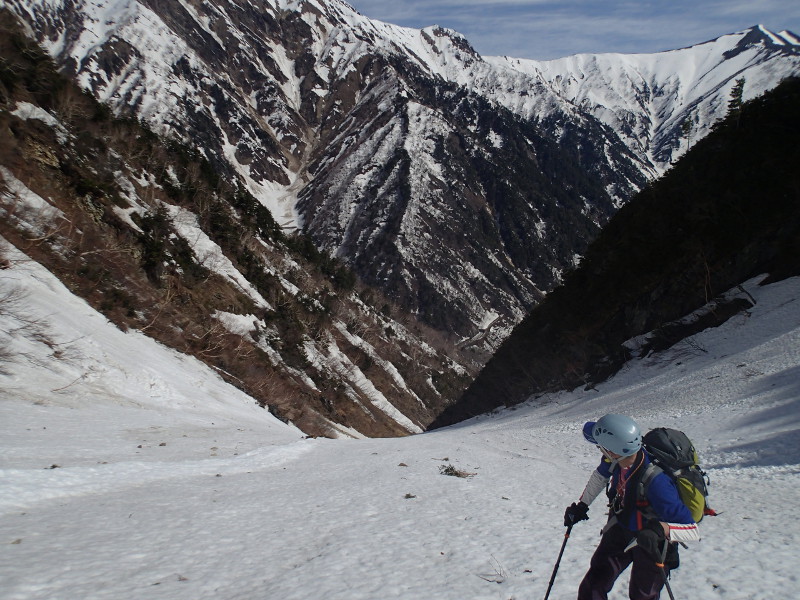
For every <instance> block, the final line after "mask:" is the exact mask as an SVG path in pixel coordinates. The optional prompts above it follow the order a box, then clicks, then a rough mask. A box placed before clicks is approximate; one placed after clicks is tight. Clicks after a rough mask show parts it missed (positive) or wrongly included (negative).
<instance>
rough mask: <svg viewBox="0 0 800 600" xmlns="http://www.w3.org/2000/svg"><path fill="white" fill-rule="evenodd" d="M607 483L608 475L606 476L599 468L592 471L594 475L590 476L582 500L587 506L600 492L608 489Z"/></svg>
mask: <svg viewBox="0 0 800 600" xmlns="http://www.w3.org/2000/svg"><path fill="white" fill-rule="evenodd" d="M607 483H608V477H604V476H603V475H601V474H600V473H599V472H598V471H597V470H594V471H592V476H591V477H589V481H588V482H587V483H586V487H585V488H584V490H583V493H582V494H581V499H580V501H581V502H583V503H584V504H586V505H587V506H588V505H590V504H591V503H592V502H594V499H595V498H597V497H598V496H599V495H600V492H604V491H605V490H606V484H607Z"/></svg>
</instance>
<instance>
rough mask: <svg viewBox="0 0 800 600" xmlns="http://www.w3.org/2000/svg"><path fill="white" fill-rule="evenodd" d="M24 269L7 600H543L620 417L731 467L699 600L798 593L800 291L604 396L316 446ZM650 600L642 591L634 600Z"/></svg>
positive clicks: (566, 592)
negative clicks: (594, 427) (594, 422)
mask: <svg viewBox="0 0 800 600" xmlns="http://www.w3.org/2000/svg"><path fill="white" fill-rule="evenodd" d="M0 242H2V240H0ZM4 252H5V255H6V257H7V258H9V259H10V260H11V268H10V269H6V270H0V337H2V340H0V348H2V349H3V351H4V352H3V353H2V355H0V371H2V373H1V374H0V447H1V448H2V453H0V597H2V598H4V599H9V600H21V599H26V600H27V599H34V598H41V599H45V598H47V599H52V598H65V599H66V598H70V599H71V598H82V599H90V598H91V599H94V598H97V599H100V598H103V599H114V600H124V599H140V598H170V599H179V600H180V599H186V600H197V599H203V598H209V599H211V598H214V599H230V600H233V599H237V600H238V599H241V600H247V599H251V598H253V599H255V598H282V599H306V598H325V599H347V600H352V599H378V598H381V599H383V598H406V599H419V598H437V599H453V600H463V599H464V598H473V599H477V598H486V599H498V600H507V599H509V598H538V597H543V596H544V592H545V590H546V588H547V583H548V581H549V578H550V574H551V572H552V568H553V564H554V562H555V558H556V556H557V554H558V550H559V547H560V545H561V542H562V541H563V539H564V538H563V535H564V528H563V511H564V507H565V506H566V505H567V504H569V503H571V502H573V501H574V500H576V499H577V497H578V495H579V494H580V492H581V490H582V489H583V485H584V484H585V482H586V479H587V478H588V476H589V474H590V472H591V470H592V469H593V468H594V467H595V465H596V462H597V460H598V456H597V454H596V452H595V450H594V448H593V447H592V446H591V445H589V444H586V443H585V442H584V441H583V438H582V435H581V426H582V424H583V423H584V421H586V420H589V419H596V418H597V417H599V416H601V415H602V414H604V413H607V412H621V413H626V414H630V415H631V416H633V417H634V418H636V419H637V420H638V421H639V423H640V424H641V426H642V427H643V428H647V427H652V426H660V425H663V426H670V427H679V428H681V429H684V430H685V431H686V432H687V433H688V434H689V435H690V437H691V438H692V439H693V440H694V442H695V443H696V445H697V446H698V450H699V452H700V455H701V457H702V459H703V462H704V464H705V465H706V467H707V470H708V473H709V476H710V478H711V492H712V500H713V505H714V507H715V508H716V509H717V510H718V511H720V512H721V513H722V514H721V515H720V516H718V517H715V518H711V517H709V518H706V519H705V520H704V521H703V523H702V525H701V529H702V534H703V540H702V541H701V542H699V543H697V544H694V545H693V546H691V547H690V549H688V550H683V551H682V559H683V566H682V567H681V568H680V569H679V570H678V571H676V572H675V573H674V575H673V577H672V581H671V585H672V588H673V591H674V593H675V596H676V598H692V599H693V600H706V599H709V600H710V599H718V598H725V599H727V600H733V599H741V600H744V599H747V600H753V599H764V600H766V599H770V600H772V599H775V598H792V597H796V590H797V587H798V580H797V575H796V568H795V566H796V558H797V539H798V538H799V537H800V522H798V520H797V518H796V517H795V515H794V514H793V513H794V509H795V508H796V506H797V505H798V502H799V501H800V485H798V484H800V443H798V429H800V420H799V419H798V415H800V411H798V408H800V407H798V402H799V401H800V400H799V399H800V302H798V297H800V278H794V279H790V280H787V281H785V282H782V283H779V284H775V285H772V286H767V287H763V288H762V287H758V286H757V285H756V283H757V282H756V281H751V282H749V283H748V284H746V286H745V287H746V289H747V291H748V292H750V293H751V294H752V295H753V296H754V297H755V298H756V299H757V301H758V303H757V305H756V306H755V307H754V308H753V309H752V310H751V311H749V312H748V313H747V314H743V315H740V316H737V317H735V318H733V319H731V320H730V321H728V323H726V324H725V325H724V326H723V327H720V328H718V329H714V330H708V331H706V332H703V333H701V334H699V335H697V336H695V337H694V338H692V339H691V340H689V341H688V342H685V343H682V344H679V345H678V346H676V347H674V348H672V349H671V350H669V351H667V352H664V353H660V354H657V355H652V356H649V357H647V358H643V359H640V360H638V361H635V362H633V363H631V364H630V365H629V366H628V368H627V369H625V370H624V371H622V372H621V373H620V374H619V375H618V376H617V377H615V378H614V379H612V380H611V381H609V382H607V383H605V384H603V385H601V386H599V388H598V390H596V391H575V392H572V393H564V394H561V395H558V396H553V397H551V398H548V399H547V402H546V403H545V404H543V405H534V404H531V405H528V406H521V407H517V408H516V409H515V410H508V411H505V412H500V413H496V414H493V415H489V416H483V417H479V418H477V419H474V420H472V421H469V422H466V423H463V424H461V425H459V426H455V427H451V428H448V429H445V430H440V431H436V432H432V433H426V434H422V435H417V436H412V437H408V438H401V439H384V440H348V441H345V440H324V439H316V440H312V439H303V436H302V434H301V433H300V432H299V431H297V430H296V429H294V428H292V427H291V426H288V425H284V424H283V423H280V422H278V421H276V420H275V419H274V418H272V417H271V415H269V413H268V412H266V411H264V410H262V409H259V408H258V407H256V406H255V404H254V403H253V401H252V400H251V399H249V398H248V397H246V396H244V395H243V394H242V393H241V392H239V391H238V390H236V389H234V388H232V387H230V386H228V385H227V384H225V383H224V382H222V381H221V380H220V379H219V378H218V377H217V375H216V374H214V373H213V372H211V371H210V370H209V369H207V368H206V367H204V366H203V365H201V364H200V363H199V362H197V361H195V360H193V359H190V358H187V357H184V356H181V355H179V354H177V353H175V352H172V351H170V350H167V349H165V348H163V347H161V346H159V345H158V344H156V343H154V342H153V341H152V340H150V339H148V338H146V337H144V336H142V335H140V334H138V333H134V332H131V333H122V332H120V331H119V330H117V329H116V328H114V327H113V325H111V324H110V323H108V322H107V321H106V320H105V319H104V318H103V317H102V316H100V315H99V314H97V313H95V312H94V311H92V309H91V308H89V306H88V305H86V303H85V302H83V301H82V300H79V299H76V298H75V297H74V296H72V295H70V294H69V292H68V291H67V290H66V288H64V287H63V286H62V285H61V284H60V283H59V282H58V281H56V280H55V279H54V278H53V277H52V276H51V275H50V274H49V273H47V272H46V271H45V270H44V269H42V268H41V267H40V266H39V265H37V264H36V263H34V262H32V261H30V260H29V259H27V258H26V257H25V256H23V255H22V254H20V253H18V252H16V251H14V250H12V249H5V250H4ZM540 400H541V399H540ZM448 465H450V466H453V467H455V468H456V469H458V470H460V471H463V472H465V473H466V474H471V475H470V476H468V477H463V478H460V477H450V476H446V475H444V474H442V473H441V472H440V468H441V467H443V466H448ZM602 513H603V509H602V507H601V505H600V502H599V501H598V502H597V503H595V505H593V507H592V510H591V513H590V514H591V516H592V518H591V520H590V521H589V522H588V523H581V524H579V525H578V526H576V527H575V529H574V530H573V534H572V536H571V537H570V541H569V543H568V545H567V547H566V550H565V553H564V557H563V560H562V562H561V567H560V569H559V572H558V578H557V579H556V582H555V586H554V588H553V592H552V594H551V598H553V599H560V600H565V599H568V598H574V597H575V593H576V589H577V585H578V583H579V581H580V579H581V577H582V576H583V573H584V572H585V570H586V568H587V565H588V562H589V557H590V555H591V553H592V551H593V549H594V547H595V545H596V543H597V541H598V531H599V528H600V526H601V524H602V523H603V521H604V519H603V516H602ZM626 589H627V574H625V575H623V578H622V579H621V580H620V582H619V583H618V585H617V587H616V588H615V590H614V592H613V593H612V595H611V597H612V598H615V599H624V598H626V597H627V595H626Z"/></svg>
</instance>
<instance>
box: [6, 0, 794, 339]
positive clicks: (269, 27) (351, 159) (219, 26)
mask: <svg viewBox="0 0 800 600" xmlns="http://www.w3.org/2000/svg"><path fill="white" fill-rule="evenodd" d="M7 4H8V5H9V6H10V7H11V8H12V9H13V10H15V12H16V13H17V14H18V15H20V16H22V17H23V18H24V19H25V20H26V22H27V23H28V26H29V27H30V28H31V30H32V31H33V32H34V34H35V35H36V37H37V39H38V40H39V41H40V42H42V43H43V44H44V45H45V47H47V48H48V50H49V52H50V53H51V54H52V55H53V56H54V57H55V58H56V60H57V62H58V63H59V64H60V65H61V66H62V68H64V69H65V70H66V72H68V73H71V74H72V75H74V76H76V77H77V78H78V81H79V82H80V83H81V85H82V86H83V87H84V88H86V89H91V90H92V91H93V93H95V95H96V96H97V97H98V98H99V99H100V100H101V101H105V102H108V103H110V105H111V106H112V109H113V110H114V111H116V112H117V113H123V114H134V115H136V116H137V118H142V119H144V120H145V121H146V122H147V123H148V124H149V125H150V126H151V127H152V128H153V130H154V131H156V132H157V133H159V134H164V133H166V134H172V135H175V134H177V135H178V136H179V137H181V138H182V140H183V141H184V142H190V144H191V145H197V146H198V147H199V148H201V151H202V152H204V153H205V154H206V156H207V158H208V159H209V160H211V161H212V163H213V164H214V165H215V167H216V168H218V169H220V170H221V172H222V173H223V174H224V176H226V177H230V178H237V179H241V180H242V181H243V183H244V185H245V186H246V187H247V188H248V190H249V191H250V193H252V194H253V195H254V197H256V198H257V199H258V200H259V201H260V202H261V203H262V204H264V205H265V206H267V207H269V208H270V210H271V211H272V213H273V215H274V217H275V219H276V221H278V223H279V224H281V226H283V227H284V228H285V229H286V230H287V231H291V230H295V229H302V230H303V231H304V232H306V233H307V234H309V235H310V236H311V238H312V239H313V240H314V242H315V244H316V245H317V247H318V248H320V249H322V250H324V251H327V252H331V253H333V254H334V255H336V256H337V257H338V258H340V259H341V260H343V261H344V262H345V263H346V264H348V265H350V266H351V267H353V268H354V270H355V271H356V273H357V274H358V276H359V277H361V278H362V279H363V280H364V281H366V282H368V283H369V284H370V285H373V286H377V287H379V288H381V289H382V290H383V291H384V293H386V294H387V295H389V296H390V297H393V298H396V299H397V300H398V301H400V302H401V303H402V304H403V305H404V306H405V308H406V309H407V310H409V311H411V312H412V313H415V314H418V315H421V318H423V319H424V320H426V322H427V323H428V324H431V325H434V326H436V327H440V328H441V327H445V328H446V329H448V330H452V331H455V332H456V333H457V334H458V335H459V336H460V337H461V338H462V339H464V340H466V339H470V338H472V337H473V336H474V335H475V334H476V333H477V332H478V331H479V330H480V326H481V324H482V323H483V322H484V321H485V320H486V318H487V315H490V314H492V313H495V312H496V313H499V314H501V315H503V317H504V320H503V323H505V325H504V326H502V327H498V328H495V329H494V330H493V331H491V332H490V333H489V335H487V336H486V338H485V342H484V344H483V345H484V347H485V349H486V350H487V351H491V350H492V349H493V348H496V347H497V345H498V344H499V343H500V342H501V341H502V339H503V338H504V336H505V335H507V334H508V332H509V331H510V327H511V326H513V324H514V323H516V322H519V320H520V319H521V318H522V317H523V316H524V314H525V313H526V312H527V311H528V310H529V309H530V308H531V307H532V306H533V305H535V303H536V302H538V301H539V300H540V299H541V297H542V294H544V293H546V292H547V291H548V290H550V289H552V288H553V287H554V286H555V285H557V284H558V283H559V282H560V280H561V277H562V275H563V273H564V272H566V271H568V270H569V269H571V268H572V267H573V266H574V265H575V260H576V257H578V256H580V255H581V254H582V252H583V251H584V249H585V247H586V244H587V242H588V241H589V240H590V239H592V238H593V237H594V236H595V235H596V234H597V232H598V231H599V230H600V228H601V227H602V225H603V224H604V223H605V221H606V220H607V219H608V217H610V216H611V214H613V212H614V211H615V210H617V209H618V208H619V207H620V206H622V205H624V203H625V202H626V201H627V199H628V198H629V197H631V196H632V195H633V194H634V193H635V192H636V191H638V190H639V189H641V188H642V187H643V186H644V185H646V182H647V181H648V180H649V179H651V178H652V177H655V176H657V175H659V174H660V173H661V172H663V170H665V169H666V168H668V166H669V163H670V161H671V160H672V159H673V158H674V157H677V156H678V155H679V154H680V153H682V152H683V151H685V149H686V147H688V146H689V145H690V142H691V138H693V139H694V141H696V140H697V139H699V138H700V137H702V136H703V135H705V133H706V131H707V128H708V127H710V125H711V124H712V123H713V122H714V120H715V119H716V118H718V116H719V115H720V113H721V111H722V110H723V108H724V102H725V100H726V94H728V93H729V90H730V88H731V86H732V85H733V78H732V77H730V76H727V77H720V78H719V81H717V82H716V89H715V92H714V94H713V95H711V96H708V97H706V96H703V97H702V98H693V99H692V100H693V101H695V102H696V103H697V106H698V109H697V110H696V111H695V113H693V114H694V117H695V119H696V123H695V124H694V125H693V132H692V133H691V134H690V136H688V137H689V138H690V139H684V138H685V137H687V136H683V134H682V125H683V123H684V122H685V121H686V119H687V118H689V117H690V114H689V113H687V112H686V111H685V110H684V111H680V110H677V109H676V110H674V111H673V114H671V115H670V116H671V120H664V119H661V118H660V117H658V114H659V110H660V108H659V107H655V109H656V110H651V109H647V110H642V111H639V110H638V108H637V106H638V104H639V103H640V102H641V98H643V97H645V96H646V95H648V94H654V93H657V90H658V89H660V88H662V87H663V84H662V83H659V82H658V81H654V82H652V85H649V86H647V88H646V89H639V88H624V89H623V88H620V89H619V91H617V92H614V93H615V94H616V96H617V97H619V98H620V99H621V100H620V102H621V104H620V106H619V107H617V108H614V107H613V106H611V107H605V106H603V105H600V104H597V105H585V102H584V100H585V98H579V97H577V96H574V95H572V94H571V93H569V92H570V90H569V89H567V88H565V87H564V86H565V85H566V84H564V83H563V82H564V81H565V76H564V75H563V74H561V75H560V76H561V81H562V84H561V85H560V86H559V85H556V83H555V79H557V78H558V77H559V75H558V74H555V75H553V77H546V76H545V74H544V72H543V71H542V70H541V69H539V68H538V67H536V68H533V67H532V65H533V64H534V63H524V64H526V65H527V67H526V68H525V69H520V68H519V65H520V64H523V63H520V62H519V61H516V62H515V63H514V65H511V63H507V64H502V62H498V61H497V60H490V59H487V58H484V57H481V56H480V55H479V54H478V53H477V52H476V51H475V50H474V49H473V48H472V47H471V45H470V44H469V41H468V40H467V39H466V38H465V37H464V36H462V35H461V34H459V33H457V32H454V31H452V30H448V29H444V28H441V27H438V26H431V27H427V28H424V29H420V30H416V29H410V28H404V27H399V26H396V25H392V24H388V23H382V22H379V21H373V20H370V19H368V18H366V17H364V16H363V15H360V14H359V13H357V11H355V10H354V9H352V7H351V6H350V5H349V4H347V3H346V2H338V1H336V2H327V1H325V2H323V1H311V0H303V1H296V2H295V1H291V2H289V1H283V0H281V1H277V0H275V1H272V0H265V1H263V2H261V3H259V4H249V5H238V4H230V3H227V2H224V1H221V0H220V1H215V2H205V3H198V2H183V3H180V4H179V5H178V4H169V5H164V4H163V3H158V2H148V1H146V0H142V1H141V2H136V1H134V0H129V1H128V2H125V3H124V4H118V3H114V4H110V3H105V2H99V3H94V4H92V5H91V7H90V5H89V4H87V3H85V2H80V1H78V2H75V3H73V4H72V5H70V6H71V9H70V10H69V11H64V10H59V9H58V8H57V7H54V6H51V5H49V4H47V3H44V2H39V1H37V0H11V1H10V2H8V3H7ZM120 6H122V7H123V9H124V11H123V12H122V13H121V14H123V15H124V18H121V19H118V21H119V22H117V21H115V18H116V15H117V14H119V13H114V12H111V10H112V8H113V9H115V10H116V9H117V8H118V7H120ZM90 8H91V10H90ZM742 35H744V34H742ZM742 35H739V37H738V38H736V39H737V40H739V41H742V40H741V39H740V38H742ZM764 35H765V34H764ZM772 35H773V37H774V34H772ZM733 37H736V36H733ZM744 37H747V36H746V35H744ZM770 39H772V38H770ZM742 43H744V42H742ZM753 43H754V42H747V43H745V46H747V48H750V49H751V50H747V51H746V52H744V53H743V54H742V56H741V58H740V59H739V60H741V61H750V62H749V63H747V64H748V65H749V66H748V67H747V68H748V69H749V71H748V73H751V72H752V73H756V70H757V69H761V70H760V71H758V72H759V73H761V75H759V77H758V78H756V77H755V75H753V76H748V85H747V86H746V94H747V95H748V96H749V95H750V94H755V93H758V92H759V91H760V90H762V89H764V88H766V87H769V86H771V85H774V84H775V83H777V80H778V79H780V76H781V74H782V73H785V72H787V71H792V70H793V69H794V70H795V71H796V70H798V69H800V58H798V57H797V56H794V55H792V56H788V55H787V56H782V57H780V60H778V58H776V57H777V55H770V56H765V57H762V59H763V60H762V62H758V57H755V56H753V55H754V54H757V53H755V52H754V51H753V50H752V48H753V47H754V46H753ZM726 49H727V47H726ZM783 50H784V52H786V51H787V49H786V48H783ZM721 52H722V51H720V54H721ZM764 61H765V62H764ZM781 61H782V62H781ZM778 63H780V64H778ZM555 64H558V63H557V62H552V63H550V65H551V69H552V68H553V65H555ZM764 64H768V65H772V64H775V65H778V66H775V68H774V69H772V70H770V69H767V68H766V67H763V66H762V65H764ZM498 65H501V66H502V68H501V66H498ZM512 66H514V67H515V68H512ZM537 69H538V70H537ZM603 85H606V86H608V83H607V82H606V83H603ZM615 85H616V84H614V85H611V86H608V87H609V89H614V87H615ZM587 89H588V88H587ZM654 90H655V91H654ZM492 113H497V114H499V115H500V117H501V118H500V119H497V118H495V117H488V118H487V116H488V115H490V114H492ZM491 119H494V120H495V123H496V124H497V125H496V126H493V125H491V124H488V123H487V121H488V120H491ZM662 121H664V122H662ZM410 124H411V125H415V127H409V125H410ZM651 130H652V131H651ZM367 132H369V133H371V134H372V135H371V136H367V135H366V133H367ZM504 146H505V147H504ZM378 149H380V150H378ZM373 152H374V154H373ZM559 153H560V155H559ZM539 154H546V155H548V156H547V157H546V158H545V159H544V162H548V161H549V163H550V164H551V165H553V164H555V163H560V164H563V165H567V168H566V169H562V170H561V171H559V172H558V173H556V172H555V171H554V170H553V169H551V170H550V172H549V173H545V176H544V177H540V176H538V175H537V179H538V180H539V182H538V183H537V184H536V185H535V186H534V188H533V189H535V192H534V193H533V195H531V193H530V192H529V190H531V189H532V186H531V182H530V181H529V180H528V178H527V176H526V175H524V174H522V175H521V173H522V172H523V171H527V170H530V169H533V170H537V169H539V165H538V164H537V163H541V162H543V161H542V157H540V156H538V155H539ZM487 159H488V160H487ZM506 164H509V165H511V166H512V168H511V169H504V165H506ZM579 171H580V172H581V173H580V174H579ZM442 174H448V175H447V177H449V178H450V179H444V180H443V179H442ZM584 174H590V178H591V179H592V180H593V181H591V182H589V181H588V180H586V177H585V175H584ZM440 181H445V182H446V184H447V185H445V186H441V185H440V183H439V182H440ZM587 184H588V185H587ZM565 190H566V191H567V193H568V194H571V195H572V196H573V197H572V198H570V199H569V201H568V202H564V201H563V200H562V199H561V198H562V196H563V194H564V191H565ZM409 194H410V199H411V200H412V201H411V202H409V198H407V196H409ZM493 198H494V199H493ZM562 205H563V206H562ZM379 206H380V208H378V207H379ZM498 206H500V207H504V206H513V207H514V209H513V212H514V214H515V215H516V216H515V217H514V218H513V219H509V218H507V217H504V216H503V214H500V213H498ZM559 206H561V208H557V209H555V207H559ZM463 207H468V208H467V210H466V211H465V210H464V209H463ZM503 210H505V209H503ZM420 211H421V212H420ZM555 213H558V215H556V214H555ZM455 215H458V216H457V217H456V218H458V219H459V220H461V221H462V222H463V223H470V224H473V223H476V224H480V226H478V227H470V228H469V229H468V230H467V232H466V234H467V236H468V238H469V239H470V240H474V241H475V243H476V246H477V247H479V248H486V249H487V252H486V253H487V254H488V259H487V258H484V257H481V256H479V255H480V251H475V250H470V251H465V249H463V248H462V249H460V250H458V251H457V252H453V251H452V250H450V249H449V246H448V244H449V245H453V244H456V246H458V244H459V242H458V240H456V239H454V238H453V233H452V232H451V231H448V220H449V219H452V218H453V217H454V216H455ZM517 219H518V220H519V222H520V223H521V224H524V225H519V224H515V223H513V222H512V221H514V220H517ZM576 232H577V233H576ZM426 236H428V237H426ZM412 239H413V240H414V243H411V242H410V241H409V240H412ZM428 239H430V240H441V239H446V240H450V241H449V242H448V244H438V243H430V242H428V241H426V240H428ZM447 265H450V266H451V268H448V267H447ZM458 273H462V274H464V275H460V276H459V275H457V274H458ZM471 288H476V289H479V288H482V289H483V291H482V292H481V293H480V294H478V295H477V296H476V295H475V294H472V293H470V292H469V290H470V289H471ZM493 288H494V289H496V290H497V291H496V292H494V291H492V289H493ZM442 315H447V318H446V319H444V320H443V319H442Z"/></svg>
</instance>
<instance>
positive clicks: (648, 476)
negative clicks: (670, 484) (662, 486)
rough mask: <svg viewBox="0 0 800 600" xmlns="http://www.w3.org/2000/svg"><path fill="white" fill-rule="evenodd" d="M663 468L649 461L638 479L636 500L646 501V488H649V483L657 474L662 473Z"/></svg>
mask: <svg viewBox="0 0 800 600" xmlns="http://www.w3.org/2000/svg"><path fill="white" fill-rule="evenodd" d="M663 472H664V470H663V469H662V468H661V467H659V466H658V465H656V464H653V463H649V464H648V465H647V466H646V467H645V469H644V473H642V477H641V479H639V485H638V486H637V488H636V499H637V501H638V502H647V490H649V489H650V484H651V483H652V481H653V479H655V478H656V476H657V475H659V474H660V473H663Z"/></svg>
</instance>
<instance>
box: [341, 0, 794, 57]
mask: <svg viewBox="0 0 800 600" xmlns="http://www.w3.org/2000/svg"><path fill="white" fill-rule="evenodd" d="M350 4H352V5H353V6H354V7H355V8H356V9H357V10H358V11H359V12H361V13H362V14H363V15H365V16H367V17H370V18H374V19H379V20H381V21H386V22H389V23H395V24H397V25H403V26H406V27H414V28H422V27H426V26H429V25H441V26H442V27H447V28H449V29H454V30H455V31H458V32H459V33H462V34H463V35H464V36H466V38H467V39H468V40H469V41H470V43H471V44H472V45H473V47H475V49H476V50H477V51H478V52H480V53H481V54H483V55H486V56H490V55H508V56H514V57H518V58H535V59H540V60H544V59H550V58H558V57H561V56H567V55H570V54H577V53H583V52H589V53H601V52H624V53H647V52H658V51H663V50H671V49H675V48H680V47H683V46H689V45H692V44H697V43H700V42H704V41H707V40H710V39H713V38H716V37H719V36H720V35H724V34H726V33H732V32H734V31H741V30H743V29H746V28H747V27H750V26H752V25H758V24H763V25H765V26H766V27H768V28H770V29H773V30H776V31H780V30H783V29H789V30H793V31H795V32H796V33H800V2H797V0H747V1H745V0H724V1H723V0H706V1H704V2H703V3H702V10H700V9H699V8H698V3H697V1H696V0H691V1H690V0H673V1H671V2H663V0H638V1H635V2H634V1H630V0H624V1H613V0H604V1H602V2H597V1H596V0H564V1H560V2H553V1H551V0H443V1H437V2H435V3H433V2H430V1H429V0H428V1H421V0H409V1H403V0H400V1H391V2H390V1H388V0H350Z"/></svg>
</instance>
